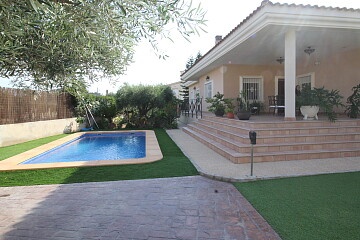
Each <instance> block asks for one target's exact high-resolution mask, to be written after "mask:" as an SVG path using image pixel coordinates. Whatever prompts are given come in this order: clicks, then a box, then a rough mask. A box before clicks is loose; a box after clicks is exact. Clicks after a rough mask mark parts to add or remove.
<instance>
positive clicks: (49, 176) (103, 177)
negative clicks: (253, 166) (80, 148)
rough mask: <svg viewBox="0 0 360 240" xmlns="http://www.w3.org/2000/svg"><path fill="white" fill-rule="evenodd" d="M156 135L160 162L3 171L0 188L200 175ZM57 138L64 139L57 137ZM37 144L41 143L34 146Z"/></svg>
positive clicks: (164, 136) (174, 147)
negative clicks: (160, 153)
mask: <svg viewBox="0 0 360 240" xmlns="http://www.w3.org/2000/svg"><path fill="white" fill-rule="evenodd" d="M155 134H156V137H157V139H158V142H159V145H160V148H161V151H162V154H163V156H164V157H163V159H162V160H160V161H157V162H153V163H148V164H134V165H117V166H99V167H76V168H57V169H41V170H20V171H4V172H0V186H29V185H40V184H62V183H79V182H101V181H116V180H134V179H148V178H166V177H181V176H193V175H197V174H198V172H197V170H196V168H195V167H194V166H193V165H192V163H191V162H190V160H189V159H188V158H187V157H186V156H185V155H184V154H183V153H182V152H181V150H180V149H179V147H178V146H177V145H176V144H175V143H174V142H173V141H172V139H171V138H170V137H169V136H168V135H167V133H166V131H165V130H163V129H156V130H155ZM58 137H59V138H60V137H61V136H59V135H58ZM36 141H38V140H35V141H32V142H36ZM42 141H44V140H42ZM24 144H28V143H24ZM43 144H44V142H43ZM16 146H17V147H16ZM16 146H14V148H15V150H16V148H19V149H22V148H23V147H22V144H18V145H16ZM15 150H14V152H17V154H18V153H19V152H18V151H15ZM2 152H4V150H3V148H0V155H1V154H2ZM1 156H2V155H1Z"/></svg>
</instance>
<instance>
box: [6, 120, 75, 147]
mask: <svg viewBox="0 0 360 240" xmlns="http://www.w3.org/2000/svg"><path fill="white" fill-rule="evenodd" d="M75 119H76V118H66V119H57V120H49V121H38V122H28V123H17V124H6V125H0V147H4V146H9V145H13V144H17V143H22V142H26V141H30V140H34V139H38V138H43V137H48V136H53V135H57V134H61V133H66V132H68V131H71V132H74V131H77V130H78V129H77V128H78V127H77V126H78V125H77V123H76V122H75Z"/></svg>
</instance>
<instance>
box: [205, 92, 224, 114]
mask: <svg viewBox="0 0 360 240" xmlns="http://www.w3.org/2000/svg"><path fill="white" fill-rule="evenodd" d="M205 101H206V102H207V103H210V105H209V106H208V110H209V111H210V112H212V113H215V115H216V116H223V115H224V113H225V108H226V103H225V101H224V94H221V93H219V92H217V93H216V94H215V95H214V97H212V98H206V99H205Z"/></svg>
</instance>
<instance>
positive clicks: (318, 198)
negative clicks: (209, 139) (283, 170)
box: [234, 172, 360, 240]
mask: <svg viewBox="0 0 360 240" xmlns="http://www.w3.org/2000/svg"><path fill="white" fill-rule="evenodd" d="M359 181H360V172H353V173H341V174H328V175H318V176H308V177H296V178H284V179H277V180H266V181H255V182H247V183H235V184H234V185H235V186H236V188H237V189H238V190H239V191H240V192H241V194H243V195H244V196H245V197H246V199H247V200H248V201H249V202H250V203H251V205H253V206H254V207H255V208H256V210H257V211H258V212H259V213H260V214H261V215H262V216H263V217H264V218H265V220H266V221H267V222H268V223H269V224H270V225H271V226H272V227H273V228H274V230H275V231H276V232H277V233H278V234H279V235H280V237H281V238H282V239H284V240H286V239H291V240H302V239H324V240H325V239H326V240H330V239H334V240H335V239H354V240H355V239H358V238H359V236H360V225H359V223H360V214H359V209H360V205H359V204H360V188H359V186H358V185H359Z"/></svg>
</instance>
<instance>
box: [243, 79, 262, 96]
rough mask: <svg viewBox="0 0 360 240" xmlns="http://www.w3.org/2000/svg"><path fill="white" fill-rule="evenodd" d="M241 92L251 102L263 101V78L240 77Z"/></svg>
mask: <svg viewBox="0 0 360 240" xmlns="http://www.w3.org/2000/svg"><path fill="white" fill-rule="evenodd" d="M240 92H244V94H245V96H247V98H248V100H250V101H263V100H264V98H263V95H264V81H263V78H262V77H240Z"/></svg>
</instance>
